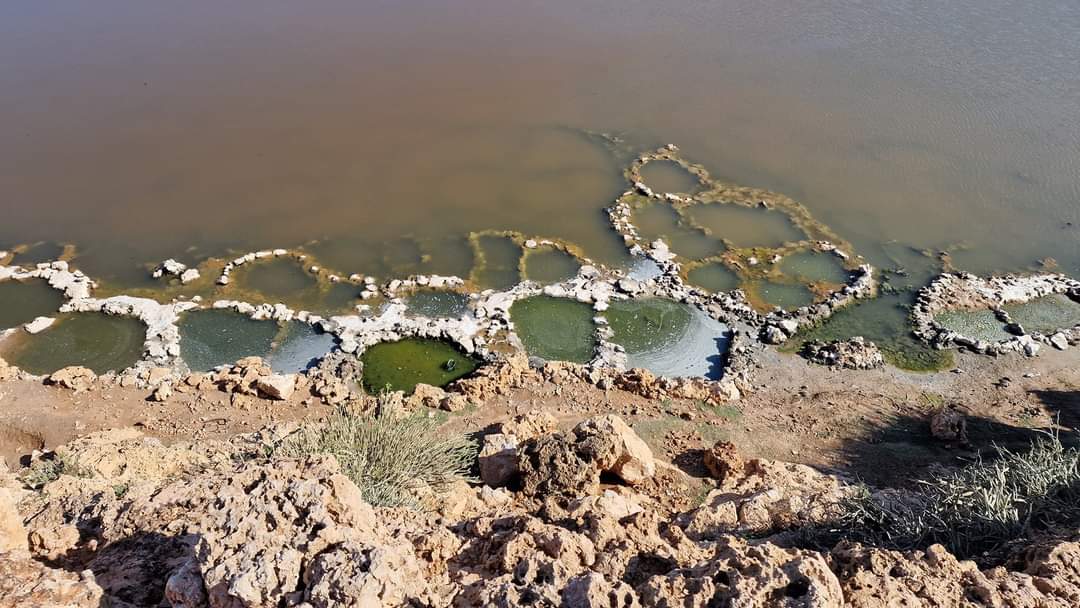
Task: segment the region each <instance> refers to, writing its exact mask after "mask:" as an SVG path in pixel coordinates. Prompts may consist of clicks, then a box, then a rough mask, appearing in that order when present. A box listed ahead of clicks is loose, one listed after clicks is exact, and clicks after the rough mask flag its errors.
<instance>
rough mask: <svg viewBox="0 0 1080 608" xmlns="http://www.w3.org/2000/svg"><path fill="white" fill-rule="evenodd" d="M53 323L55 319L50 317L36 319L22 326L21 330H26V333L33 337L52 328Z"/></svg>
mask: <svg viewBox="0 0 1080 608" xmlns="http://www.w3.org/2000/svg"><path fill="white" fill-rule="evenodd" d="M53 323H56V319H54V318H52V317H38V318H36V319H34V320H33V321H30V322H29V323H27V324H26V325H23V329H25V330H26V333H28V334H31V335H34V334H39V333H41V332H43V331H45V330H46V329H49V328H50V327H52V324H53Z"/></svg>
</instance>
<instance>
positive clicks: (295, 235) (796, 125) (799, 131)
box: [0, 0, 1080, 281]
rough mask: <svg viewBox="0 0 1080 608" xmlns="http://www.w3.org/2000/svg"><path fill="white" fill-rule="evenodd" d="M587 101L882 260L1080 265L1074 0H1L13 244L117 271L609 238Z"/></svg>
mask: <svg viewBox="0 0 1080 608" xmlns="http://www.w3.org/2000/svg"><path fill="white" fill-rule="evenodd" d="M581 130H599V131H614V132H620V133H622V134H623V135H624V136H625V137H627V138H628V139H629V140H630V141H631V142H634V143H637V144H640V145H642V146H645V145H648V146H653V145H658V144H661V143H667V142H674V143H677V144H678V145H679V146H680V147H682V148H683V150H684V151H685V153H686V156H687V157H688V158H690V159H692V160H695V161H698V162H701V163H703V164H705V165H706V166H707V167H709V168H710V170H711V171H713V172H714V174H715V175H718V176H722V177H723V178H725V179H729V180H732V181H737V182H740V183H744V184H748V185H755V186H762V187H767V188H771V189H774V190H778V191H781V192H784V193H786V194H789V195H791V196H792V197H794V198H796V199H798V200H800V201H802V202H803V203H805V204H806V205H807V206H809V208H810V209H811V210H812V211H813V212H814V213H815V214H816V215H817V216H818V217H819V218H821V219H823V220H824V221H826V222H827V223H829V224H830V225H832V226H833V227H834V228H835V229H837V231H838V232H839V233H840V234H841V235H842V236H843V237H845V238H847V239H849V240H850V241H852V242H853V243H855V245H856V246H857V247H859V248H860V250H861V251H862V252H863V253H865V254H866V255H868V256H869V257H870V258H871V261H875V262H878V263H881V264H886V263H887V260H881V259H876V258H875V251H878V250H879V248H878V247H876V244H877V243H879V242H882V241H886V240H890V241H896V242H898V243H901V244H904V245H911V246H914V247H917V248H926V247H932V248H944V247H950V246H955V245H963V249H962V250H960V251H958V252H957V253H956V254H955V256H954V258H955V260H956V262H957V264H958V265H960V266H962V267H964V268H967V269H971V270H975V271H987V270H1004V269H1017V268H1023V267H1028V266H1030V265H1031V264H1033V263H1034V262H1035V261H1036V260H1038V259H1040V258H1043V257H1046V256H1051V257H1054V258H1055V259H1057V260H1058V262H1059V263H1060V264H1061V268H1062V269H1063V270H1065V271H1066V272H1070V273H1073V274H1076V273H1078V272H1080V179H1078V173H1080V3H1076V2H1062V1H1048V0H1036V1H1033V2H1026V3H1010V2H1004V1H1003V0H957V1H954V2H948V3H916V2H895V1H889V2H886V1H881V0H870V1H866V2H861V3H851V2H840V1H837V0H825V1H820V0H818V1H815V2H809V1H807V0H787V1H784V2H776V1H771V0H767V1H763V0H753V1H751V0H726V1H717V2H700V1H696V0H695V1H684V0H679V1H672V2H663V3H657V2H643V1H640V0H618V1H616V0H599V1H596V2H589V3H580V2H568V1H564V0H549V1H547V2H512V3H511V2H500V1H496V0H465V1H462V2H447V1H438V2H436V1H417V2H408V3H403V2H388V1H384V2H378V1H367V2H344V1H342V2H331V1H314V0H313V1H311V2H303V3H297V2H285V1H280V0H259V1H258V2H255V1H247V2H231V3H221V2H210V1H206V0H191V1H189V2H183V3H155V2H141V1H135V0H100V1H97V2H39V1H31V0H9V1H7V2H4V3H2V4H0V139H2V140H3V141H4V145H3V146H0V245H11V244H15V243H31V242H38V241H48V242H74V243H76V244H77V245H79V246H80V248H81V251H82V252H83V253H82V257H81V258H80V259H77V260H76V263H77V264H79V265H81V266H83V267H84V268H86V269H87V270H88V271H90V272H92V273H94V274H96V275H98V276H102V277H105V278H111V279H112V280H114V281H124V280H130V281H134V280H136V278H139V277H141V276H142V275H143V274H144V272H145V271H144V270H143V269H142V268H141V267H140V265H141V264H143V263H146V262H150V261H156V260H160V259H162V258H164V257H180V258H185V259H188V260H194V259H198V258H200V257H203V256H207V255H213V254H218V253H222V252H224V251H226V250H230V249H232V250H237V251H245V250H250V249H254V248H262V247H282V246H294V245H302V244H304V243H308V242H310V241H312V240H315V239H319V240H322V241H323V242H324V243H325V242H327V240H328V241H329V242H333V241H335V240H342V241H343V242H347V243H349V245H348V247H347V249H348V255H347V256H342V257H343V258H344V259H347V260H348V263H349V264H350V265H351V267H348V268H341V269H340V270H341V271H342V272H353V271H355V272H364V271H365V268H364V266H367V265H370V266H371V267H372V268H381V267H384V266H386V264H387V262H386V255H385V251H384V250H385V249H386V247H387V243H388V242H390V241H392V240H394V239H398V238H401V237H405V238H409V239H411V240H414V241H415V242H416V243H417V244H416V245H415V249H416V251H418V252H419V253H418V254H417V255H416V256H415V257H416V264H421V263H435V262H434V261H438V260H439V259H440V256H441V255H442V254H443V253H444V250H443V249H440V247H439V245H438V243H440V242H443V241H446V239H447V236H448V235H450V236H455V237H457V236H459V235H463V234H465V233H467V232H469V231H474V230H480V229H517V230H521V231H523V232H526V233H528V234H530V235H538V236H549V237H562V238H565V239H568V240H570V241H573V242H576V243H578V244H580V245H582V246H583V247H584V248H585V250H586V252H587V253H589V255H591V256H593V257H595V258H597V259H599V260H601V261H605V262H611V263H617V262H620V261H621V260H623V259H624V255H625V254H624V252H623V251H622V248H621V241H620V240H619V239H617V238H616V237H615V236H614V235H613V234H612V233H611V232H610V231H609V230H608V227H607V224H606V221H605V217H604V215H603V214H602V213H601V210H602V208H603V207H605V206H606V205H608V204H609V203H610V201H611V200H612V199H613V197H615V196H616V195H617V194H618V193H619V192H621V191H622V189H623V188H624V186H625V185H624V184H623V183H622V181H621V177H620V173H619V167H620V163H619V160H618V159H616V158H613V157H612V155H611V154H609V153H608V151H607V150H605V149H604V148H603V147H602V146H599V145H597V144H596V143H595V142H593V141H591V140H590V139H589V138H587V137H585V136H583V135H582V134H581ZM459 242H460V241H459ZM459 249H460V248H457V249H452V250H450V251H457V250H459ZM449 256H452V254H451V253H446V254H445V256H443V257H449ZM425 260H426V261H427V262H425ZM344 264H345V262H342V265H344ZM406 266H407V265H406Z"/></svg>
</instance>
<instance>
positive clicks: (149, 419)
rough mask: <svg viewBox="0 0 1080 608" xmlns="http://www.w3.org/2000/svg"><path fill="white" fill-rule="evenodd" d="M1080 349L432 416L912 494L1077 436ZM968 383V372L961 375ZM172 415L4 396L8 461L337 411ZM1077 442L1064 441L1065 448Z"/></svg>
mask: <svg viewBox="0 0 1080 608" xmlns="http://www.w3.org/2000/svg"><path fill="white" fill-rule="evenodd" d="M1078 362H1080V349H1070V350H1068V351H1064V352H1059V351H1044V352H1043V353H1042V354H1040V356H1037V357H1034V358H1025V357H1021V356H1018V355H1010V356H1003V357H998V358H990V357H984V356H977V355H968V354H960V355H959V356H958V357H957V370H954V371H952V372H942V373H937V374H913V373H906V372H902V371H899V370H896V369H894V368H885V369H881V370H870V371H851V370H831V369H827V368H822V367H818V366H815V365H811V364H809V363H807V362H806V361H805V360H803V359H801V358H799V357H797V356H795V355H787V354H780V353H777V352H775V351H773V350H769V351H767V352H766V353H765V355H764V356H763V358H762V360H761V361H760V362H759V368H758V369H757V370H756V373H755V378H754V380H755V390H754V391H753V392H752V393H751V394H750V395H747V396H744V397H743V398H742V399H741V400H739V401H735V402H731V403H730V404H727V405H724V406H720V407H710V406H707V405H705V404H703V403H700V402H691V401H655V400H654V401H650V400H647V399H643V398H641V397H638V396H635V395H631V394H629V393H626V392H623V391H620V390H614V389H612V390H608V391H604V390H601V389H599V388H597V387H595V386H592V385H589V384H586V383H584V382H576V381H575V382H572V383H570V384H564V385H555V384H552V383H550V382H545V381H541V380H535V381H530V382H528V383H527V384H526V385H525V386H524V387H522V388H520V389H517V390H515V391H514V392H513V393H511V394H509V395H504V396H501V397H498V398H495V399H492V400H489V401H488V402H486V403H481V404H474V405H473V406H471V407H469V408H468V409H466V410H465V411H464V412H459V413H454V414H448V413H446V412H441V411H439V412H436V411H432V412H429V415H432V416H438V417H440V418H442V419H445V428H446V429H447V430H448V431H454V432H466V433H476V432H483V431H484V429H485V428H487V427H488V426H489V425H491V424H492V423H493V422H495V421H501V420H505V419H507V418H508V417H509V416H511V415H513V414H517V413H523V412H526V411H529V410H531V409H536V408H540V409H543V410H546V411H548V412H550V413H551V414H553V415H554V416H556V418H557V419H559V420H560V422H561V423H562V424H564V425H566V426H570V425H572V424H573V423H575V422H576V421H578V420H580V419H581V418H584V417H586V416H589V415H593V414H596V413H606V412H611V413H617V414H619V415H621V416H623V417H624V418H626V419H627V420H628V422H630V423H631V424H632V425H633V426H634V428H635V430H636V431H637V432H638V433H639V434H640V435H641V436H642V437H643V438H644V439H645V440H646V441H647V442H649V444H650V445H651V447H652V448H653V449H654V451H655V452H656V454H657V455H658V456H660V457H662V458H664V459H666V460H669V461H671V462H673V463H675V464H676V465H679V466H680V467H682V468H683V469H684V470H686V471H687V472H688V473H690V474H691V475H695V476H703V475H704V471H702V470H701V464H700V463H701V452H700V450H701V449H702V448H703V447H705V446H706V445H712V443H714V442H715V441H717V440H720V439H726V440H730V441H733V442H735V444H736V445H738V446H739V449H740V451H741V452H743V453H744V454H746V455H747V456H751V457H763V458H770V459H779V460H785V461H790V462H800V463H804V464H809V465H813V466H817V467H819V468H823V469H827V470H831V471H842V472H846V473H848V474H850V475H852V476H855V477H858V478H861V479H864V480H866V481H868V482H871V483H873V484H875V485H903V484H904V483H906V482H908V481H910V480H911V479H912V478H914V477H918V476H919V475H920V474H921V473H922V472H924V471H925V470H926V469H927V468H928V467H932V466H935V465H937V464H958V463H961V462H963V461H966V460H970V459H971V458H974V457H975V456H976V455H977V453H978V450H980V449H985V448H988V447H991V446H992V445H994V444H997V445H1004V446H1007V447H1008V446H1014V447H1018V448H1022V447H1024V446H1026V445H1027V444H1028V443H1029V442H1030V440H1031V439H1032V438H1033V437H1034V436H1035V435H1036V434H1037V433H1038V432H1042V431H1046V430H1052V429H1058V430H1062V431H1064V429H1072V428H1074V427H1075V428H1080V365H1078ZM959 370H962V371H959ZM187 390H188V392H177V393H176V394H174V395H173V396H172V398H171V399H169V401H167V402H166V403H154V402H151V401H148V400H147V397H148V391H145V390H137V389H125V388H120V387H107V388H95V389H93V390H91V391H88V392H84V393H73V392H71V391H68V390H64V389H60V388H56V387H52V386H45V385H42V384H41V383H38V382H30V381H9V382H6V383H3V384H0V456H2V457H4V458H5V459H6V460H7V461H8V463H9V464H11V465H17V464H18V462H19V459H20V457H22V456H24V455H25V454H27V453H29V452H30V451H31V450H34V449H40V448H42V447H53V446H56V445H60V444H62V443H64V442H66V441H69V440H70V439H73V438H74V437H76V436H79V435H83V434H86V433H89V432H92V431H97V430H102V429H107V428H117V427H126V426H135V427H138V428H140V429H141V430H143V431H144V432H145V433H147V434H148V435H151V436H156V437H158V438H160V439H162V440H163V441H165V442H167V443H168V442H172V441H177V440H183V439H199V438H224V437H228V436H231V435H234V434H237V433H242V432H249V431H253V430H256V429H258V428H260V427H262V426H264V425H265V424H267V423H269V422H291V421H302V420H318V419H321V418H324V417H325V416H326V415H327V414H329V413H330V412H331V408H329V407H328V406H325V405H323V404H321V403H319V402H318V401H316V400H315V399H313V398H310V397H306V398H305V397H303V396H297V397H294V399H293V400H291V401H288V402H273V401H265V400H261V399H256V398H252V397H247V396H240V395H234V396H230V395H227V394H225V393H221V392H217V391H209V392H199V391H196V390H195V389H190V388H189V389H187ZM941 407H955V408H957V409H959V410H960V411H962V412H963V413H964V414H965V415H966V416H967V418H968V438H969V442H968V443H967V444H963V445H946V444H944V443H941V442H939V441H936V440H934V439H933V438H932V437H931V436H930V433H929V426H928V418H929V416H930V415H931V414H932V413H933V412H934V411H936V410H937V409H939V408H941ZM1072 435H1073V433H1071V432H1063V433H1062V437H1063V439H1071V436H1072Z"/></svg>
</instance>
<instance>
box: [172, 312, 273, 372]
mask: <svg viewBox="0 0 1080 608" xmlns="http://www.w3.org/2000/svg"><path fill="white" fill-rule="evenodd" d="M179 327H180V357H181V358H182V359H183V360H184V362H185V363H187V366H188V367H189V368H191V370H192V371H196V372H205V371H209V370H212V369H214V368H215V367H218V366H219V365H226V364H230V363H234V362H236V361H237V360H238V359H242V358H244V357H252V356H258V357H266V356H267V355H268V354H270V351H271V349H272V348H273V346H274V339H275V338H276V337H277V335H278V331H279V330H280V329H281V328H280V327H279V326H278V324H277V323H275V322H274V321H255V320H254V319H252V318H250V317H247V316H244V315H242V314H240V313H238V312H234V311H231V310H193V311H191V312H188V313H185V314H184V315H183V316H182V317H181V318H180V322H179Z"/></svg>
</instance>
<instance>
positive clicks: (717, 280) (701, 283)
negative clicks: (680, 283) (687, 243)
mask: <svg viewBox="0 0 1080 608" xmlns="http://www.w3.org/2000/svg"><path fill="white" fill-rule="evenodd" d="M686 280H687V282H689V283H690V284H691V285H696V286H697V287H700V288H702V289H706V290H708V291H711V292H713V293H720V292H723V291H731V290H732V289H736V288H737V287H738V286H739V275H737V274H735V272H734V271H733V270H731V269H730V268H728V267H727V266H724V265H723V264H721V263H719V262H714V263H712V264H705V265H704V266H699V267H697V268H695V269H693V270H691V271H690V272H689V273H688V274H687V275H686Z"/></svg>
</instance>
